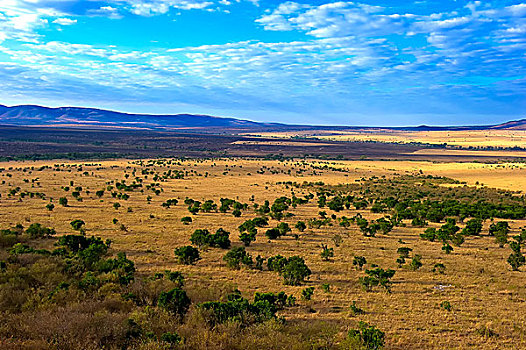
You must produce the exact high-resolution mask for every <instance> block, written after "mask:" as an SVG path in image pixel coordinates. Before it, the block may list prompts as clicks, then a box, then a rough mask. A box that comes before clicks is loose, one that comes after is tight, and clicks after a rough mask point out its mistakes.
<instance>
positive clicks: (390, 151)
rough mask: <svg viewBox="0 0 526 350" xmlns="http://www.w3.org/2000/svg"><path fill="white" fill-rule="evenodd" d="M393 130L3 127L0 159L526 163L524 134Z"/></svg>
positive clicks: (518, 132)
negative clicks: (250, 132)
mask: <svg viewBox="0 0 526 350" xmlns="http://www.w3.org/2000/svg"><path fill="white" fill-rule="evenodd" d="M392 132H393V131H389V130H387V131H386V130H383V131H378V132H376V133H371V132H365V133H363V134H362V133H360V134H359V135H362V136H364V137H362V138H358V139H352V140H351V139H345V138H339V137H336V139H337V140H332V139H331V138H332V136H329V135H330V134H327V132H325V131H320V134H318V133H314V134H311V136H312V137H311V136H308V137H305V138H291V136H297V135H298V134H290V135H288V134H283V135H281V134H271V135H269V136H268V137H262V136H247V135H233V134H207V133H198V132H193V133H192V132H174V131H151V130H95V129H91V130H90V129H67V128H42V127H8V126H0V159H10V160H24V159H57V158H66V159H104V158H149V157H150V158H153V157H194V158H205V157H221V156H224V157H253V158H261V157H267V158H273V159H277V158H286V157H295V158H317V159H340V160H361V159H373V160H413V161H423V160H433V161H440V162H473V161H479V162H505V161H519V162H520V161H524V160H526V152H525V151H524V149H522V148H520V147H524V146H525V145H526V142H525V140H524V139H523V138H521V137H522V136H520V135H521V134H520V133H521V132H522V131H502V130H501V131H499V132H500V133H501V134H502V137H503V138H505V137H506V135H507V139H506V138H505V139H502V140H501V138H500V137H498V138H496V140H497V141H495V142H496V143H497V145H498V147H511V146H518V147H519V149H504V150H501V149H491V150H471V149H460V150H459V149H450V148H445V146H444V145H441V142H439V143H438V144H433V143H434V141H432V140H431V139H426V138H423V139H421V140H420V141H421V142H423V143H411V142H413V141H414V140H413V139H412V138H411V137H412V136H411V137H409V136H407V137H405V136H404V138H396V139H392V140H391V139H389V138H386V137H388V136H389V135H391V133H392ZM398 132H400V131H398ZM494 132H496V131H488V133H494ZM300 133H301V132H300ZM452 133H455V131H452ZM464 133H465V136H466V137H471V132H470V133H467V132H464ZM477 133H479V132H478V131H473V134H474V135H477ZM510 133H517V135H519V136H517V138H514V137H512V136H510V135H511V134H510ZM417 134H418V133H417ZM324 135H325V136H324ZM407 135H409V134H407ZM411 135H412V134H411ZM278 136H279V137H278ZM369 136H370V137H372V138H370V137H369ZM319 137H322V140H319V139H318V138H319ZM436 137H437V139H438V140H444V139H446V137H447V136H446V135H445V134H443V135H439V136H436ZM474 137H476V136H474ZM506 140H512V141H513V140H517V142H516V143H515V141H513V142H512V143H509V142H508V141H506ZM420 141H419V142H420ZM480 142H483V140H480ZM482 144H483V143H481V144H480V145H482ZM488 145H489V144H488Z"/></svg>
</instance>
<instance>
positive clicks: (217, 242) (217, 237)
mask: <svg viewBox="0 0 526 350" xmlns="http://www.w3.org/2000/svg"><path fill="white" fill-rule="evenodd" d="M229 237H230V232H227V231H225V230H223V229H222V228H220V229H218V230H217V231H216V233H215V234H210V232H208V230H206V229H204V230H201V229H198V230H195V231H194V233H193V234H192V237H190V241H191V242H192V244H195V245H197V246H198V247H202V246H209V247H218V248H223V249H227V248H229V247H230V238H229Z"/></svg>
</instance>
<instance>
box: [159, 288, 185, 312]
mask: <svg viewBox="0 0 526 350" xmlns="http://www.w3.org/2000/svg"><path fill="white" fill-rule="evenodd" d="M190 303H191V301H190V298H188V295H186V292H185V291H184V290H182V289H181V288H174V289H172V290H170V291H168V292H162V293H161V294H159V299H158V300H157V305H158V306H160V307H162V308H163V309H166V310H168V311H169V312H171V313H172V314H174V315H176V316H178V317H180V318H182V317H184V315H185V314H186V312H187V311H188V308H189V307H190Z"/></svg>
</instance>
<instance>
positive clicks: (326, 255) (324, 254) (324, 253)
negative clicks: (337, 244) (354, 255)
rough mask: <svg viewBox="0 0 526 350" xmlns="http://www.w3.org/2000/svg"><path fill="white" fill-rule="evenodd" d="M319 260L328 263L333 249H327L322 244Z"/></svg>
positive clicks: (332, 254)
mask: <svg viewBox="0 0 526 350" xmlns="http://www.w3.org/2000/svg"><path fill="white" fill-rule="evenodd" d="M321 249H322V250H321V253H320V255H321V259H322V260H323V261H329V260H330V258H332V257H333V256H334V249H333V248H328V247H327V245H325V244H322V245H321Z"/></svg>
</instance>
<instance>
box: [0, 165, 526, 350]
mask: <svg viewBox="0 0 526 350" xmlns="http://www.w3.org/2000/svg"><path fill="white" fill-rule="evenodd" d="M430 157H431V156H430ZM0 168H1V171H0V194H1V197H0V207H1V208H2V209H1V211H0V229H1V230H2V231H1V232H0V347H1V348H6V349H47V348H55V349H102V348H105V349H122V348H129V349H172V348H175V349H281V348H283V349H380V348H385V349H446V348H447V349H521V348H526V319H525V317H524V314H525V310H526V309H525V301H526V291H525V288H524V285H525V276H526V275H525V273H526V272H525V271H526V268H525V267H524V266H523V265H524V260H525V259H524V256H523V255H522V254H523V253H522V251H521V249H523V246H524V242H525V240H526V231H525V229H524V228H523V227H526V221H525V219H526V203H525V202H526V197H525V190H526V165H525V163H524V162H495V161H494V162H491V163H488V164H486V163H481V162H454V161H451V162H434V161H432V159H431V160H429V161H423V160H422V161H407V160H404V161H394V160H393V161H379V160H367V159H364V160H355V161H345V160H316V159H308V158H306V159H298V158H282V159H262V158H261V159H260V158H243V157H237V158H227V157H224V158H221V157H218V158H208V159H207V158H202V159H189V158H184V159H183V158H157V159H115V160H102V161H100V160H90V161H72V160H68V161H63V160H46V161H12V162H4V163H1V164H0Z"/></svg>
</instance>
